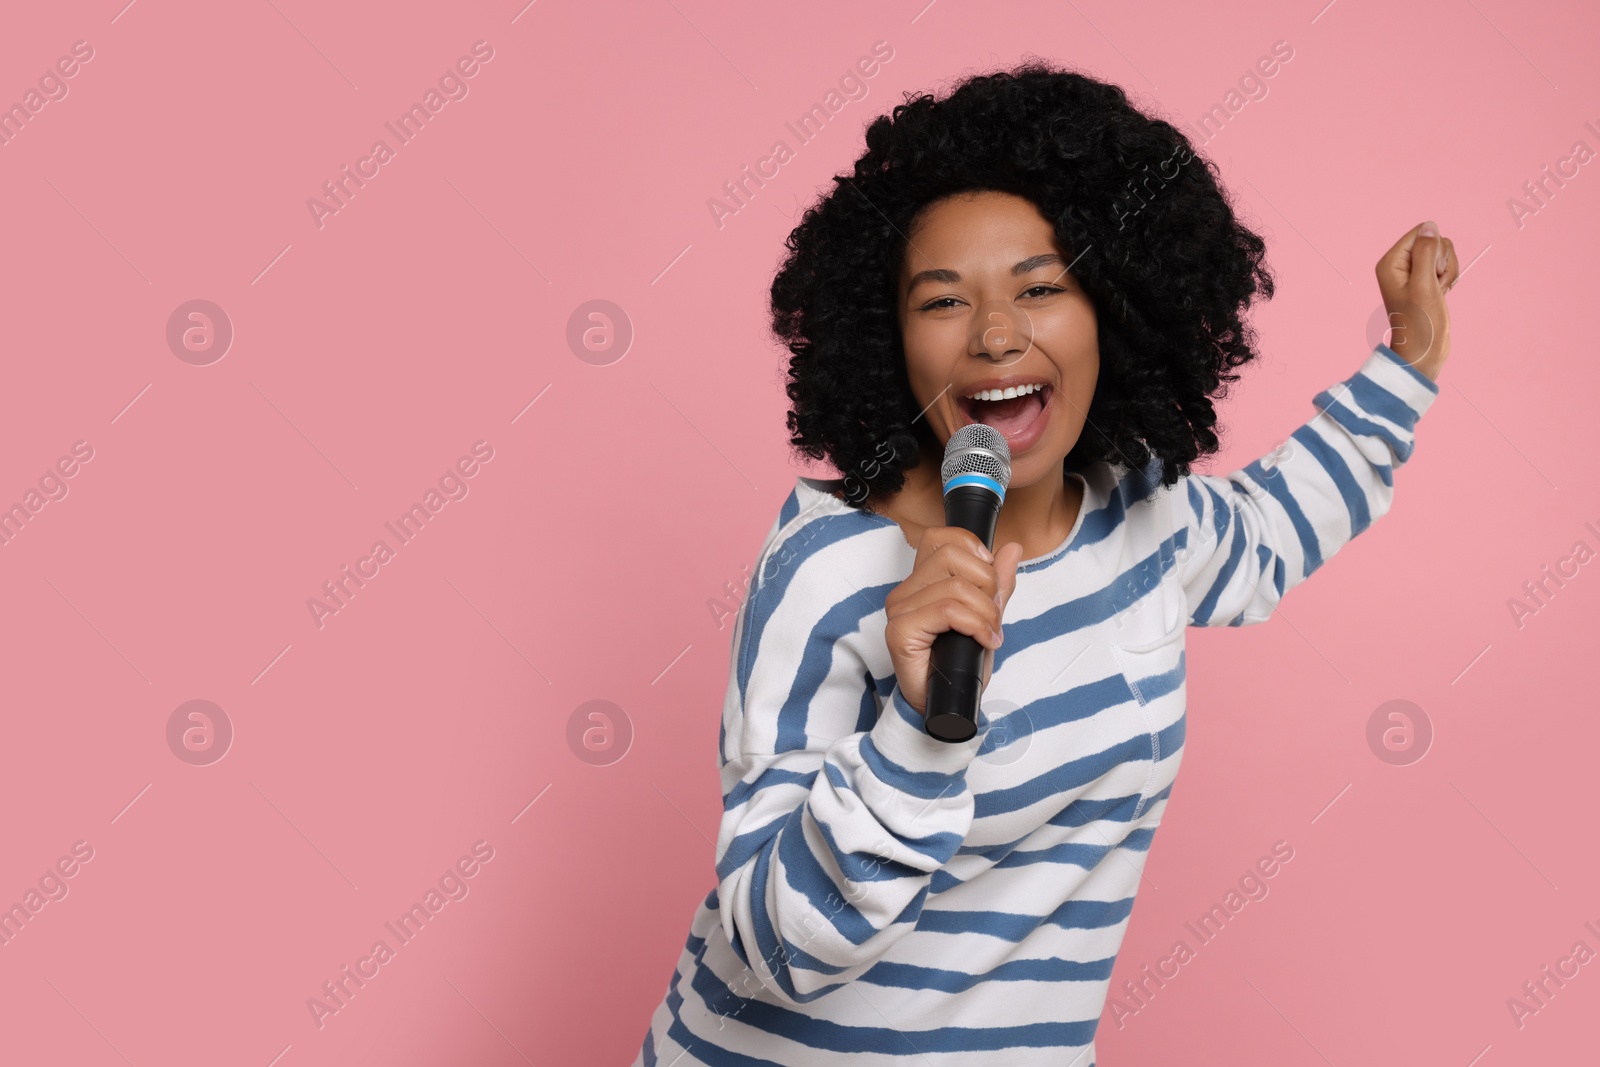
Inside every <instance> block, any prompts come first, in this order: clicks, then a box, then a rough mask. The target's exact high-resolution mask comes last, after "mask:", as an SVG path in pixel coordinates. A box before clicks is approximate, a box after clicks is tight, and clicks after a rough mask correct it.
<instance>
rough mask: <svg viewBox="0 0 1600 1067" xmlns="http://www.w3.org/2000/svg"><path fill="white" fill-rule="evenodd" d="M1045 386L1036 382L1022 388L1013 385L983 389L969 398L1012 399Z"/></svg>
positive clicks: (1035, 391) (1037, 390)
mask: <svg viewBox="0 0 1600 1067" xmlns="http://www.w3.org/2000/svg"><path fill="white" fill-rule="evenodd" d="M1043 388H1044V386H1042V385H1038V384H1034V385H1024V386H1022V387H1021V388H1017V387H1015V386H1013V387H1012V388H1010V389H1005V390H1000V389H981V390H979V391H978V392H976V393H973V394H972V395H971V396H968V397H967V399H968V400H1010V399H1011V398H1012V397H1018V396H1027V395H1028V394H1029V393H1037V392H1039V391H1040V390H1041V389H1043Z"/></svg>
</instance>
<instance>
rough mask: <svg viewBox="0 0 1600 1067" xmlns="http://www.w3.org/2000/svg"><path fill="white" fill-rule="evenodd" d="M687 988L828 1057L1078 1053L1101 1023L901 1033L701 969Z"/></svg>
mask: <svg viewBox="0 0 1600 1067" xmlns="http://www.w3.org/2000/svg"><path fill="white" fill-rule="evenodd" d="M691 984H692V987H693V988H694V990H695V992H697V993H699V994H700V995H701V997H702V998H703V999H704V1000H705V1002H706V1003H707V1004H708V1005H712V1004H714V1005H715V1010H717V1011H719V1012H720V1013H722V1014H725V1015H735V1016H737V1018H738V1020H739V1021H740V1022H742V1023H744V1024H746V1025H747V1026H751V1027H754V1028H755V1029H757V1030H760V1031H762V1032H764V1033H768V1034H773V1035H775V1036H778V1037H784V1038H787V1039H789V1040H790V1041H794V1042H795V1043H797V1044H800V1045H803V1046H805V1047H807V1048H811V1049H820V1050H823V1051H827V1052H871V1053H878V1054H880V1055H894V1056H907V1057H912V1056H916V1055H919V1054H927V1053H934V1052H989V1051H998V1050H1002V1049H1016V1048H1062V1049H1072V1048H1080V1047H1082V1046H1084V1045H1087V1044H1088V1043H1089V1042H1090V1041H1092V1040H1093V1039H1094V1032H1095V1028H1096V1026H1097V1025H1098V1024H1099V1022H1100V1019H1099V1017H1098V1016H1096V1017H1095V1018H1093V1019H1084V1020H1081V1021H1078V1022H1066V1023H1024V1024H1022V1025H1018V1026H983V1027H967V1026H941V1027H939V1028H937V1029H933V1030H904V1029H898V1028H896V1027H893V1026H847V1025H844V1024H842V1023H835V1022H828V1021H826V1020H822V1019H814V1018H812V1017H811V1016H809V1015H805V1014H802V1013H800V1012H797V1011H794V1010H793V1009H790V1008H788V1007H783V1006H780V1005H776V1004H767V1003H765V1002H763V1001H760V1000H754V999H746V998H744V997H741V996H739V995H738V994H736V993H734V992H733V991H732V990H730V989H728V987H727V986H726V985H724V984H723V982H722V980H721V979H719V978H718V977H717V976H716V975H714V974H712V973H710V971H709V970H707V969H705V968H700V969H698V970H696V972H695V975H694V978H693V979H692V980H691ZM679 1043H680V1044H682V1043H683V1042H681V1041H680V1042H679ZM685 1047H688V1046H687V1045H685ZM696 1054H698V1052H697V1053H696ZM707 1062H709V1063H713V1064H716V1065H717V1067H721V1062H722V1061H719V1060H713V1059H709V1058H708V1060H707ZM728 1062H730V1063H737V1062H739V1061H734V1060H730V1061H728Z"/></svg>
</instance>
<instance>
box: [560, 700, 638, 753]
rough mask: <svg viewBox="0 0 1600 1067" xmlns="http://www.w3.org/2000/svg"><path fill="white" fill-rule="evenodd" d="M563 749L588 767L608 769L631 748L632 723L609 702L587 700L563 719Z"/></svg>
mask: <svg viewBox="0 0 1600 1067" xmlns="http://www.w3.org/2000/svg"><path fill="white" fill-rule="evenodd" d="M567 747H568V748H570V749H571V750H572V754H573V755H574V756H577V757H578V758H579V759H581V760H582V761H583V762H585V763H587V764H589V766H591V767H609V766H610V765H611V764H613V763H615V762H617V761H618V760H619V759H621V758H622V757H623V756H626V755H627V754H628V749H630V748H632V747H633V720H632V719H630V718H628V713H627V712H626V711H623V710H622V708H620V707H618V706H617V705H616V704H613V703H612V702H611V701H609V700H588V701H585V702H584V703H582V704H579V705H578V706H577V707H575V708H573V709H572V714H571V715H569V716H567Z"/></svg>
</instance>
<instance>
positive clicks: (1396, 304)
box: [1376, 221, 1461, 381]
mask: <svg viewBox="0 0 1600 1067" xmlns="http://www.w3.org/2000/svg"><path fill="white" fill-rule="evenodd" d="M1376 270H1377V275H1378V291H1379V292H1380V293H1382V294H1383V306H1384V308H1385V309H1386V310H1387V311H1388V313H1389V326H1390V329H1391V330H1392V332H1393V335H1392V337H1391V339H1390V341H1389V347H1390V348H1392V349H1393V350H1394V354H1395V355H1397V356H1399V357H1400V358H1401V359H1403V360H1405V361H1406V362H1407V363H1409V364H1411V365H1412V366H1413V367H1415V368H1417V370H1419V371H1421V372H1422V373H1423V374H1425V375H1427V377H1428V380H1429V381H1437V380H1438V378H1439V368H1440V367H1442V366H1443V365H1444V361H1445V359H1446V358H1447V357H1448V356H1449V355H1450V308H1449V307H1448V306H1447V305H1446V304H1445V301H1444V294H1445V293H1447V292H1449V290H1450V287H1451V286H1452V285H1454V284H1455V283H1456V279H1457V278H1458V277H1460V276H1461V263H1460V261H1459V260H1458V259H1456V248H1455V245H1454V244H1453V243H1452V242H1451V241H1450V239H1449V238H1448V237H1444V236H1441V235H1440V233H1439V228H1438V226H1436V225H1435V224H1434V223H1433V222H1431V221H1430V222H1424V223H1421V224H1419V225H1417V226H1414V227H1412V228H1411V230H1410V232H1408V233H1407V234H1406V235H1405V236H1403V237H1401V238H1400V240H1398V241H1396V242H1395V244H1394V247H1393V248H1391V249H1389V251H1387V252H1385V253H1384V255H1383V258H1382V259H1380V260H1378V266H1377V268H1376Z"/></svg>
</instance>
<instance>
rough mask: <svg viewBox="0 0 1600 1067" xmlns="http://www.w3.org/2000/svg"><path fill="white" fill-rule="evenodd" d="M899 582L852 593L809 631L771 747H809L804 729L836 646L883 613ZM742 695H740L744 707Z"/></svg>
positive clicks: (830, 669) (783, 750)
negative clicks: (865, 619)
mask: <svg viewBox="0 0 1600 1067" xmlns="http://www.w3.org/2000/svg"><path fill="white" fill-rule="evenodd" d="M899 584H900V583H899V582H887V583H885V584H883V585H875V586H870V587H868V588H866V589H863V590H861V591H860V592H859V593H856V592H851V593H850V594H849V595H848V596H846V597H845V598H844V599H843V600H841V601H839V602H838V603H837V604H835V605H834V606H833V607H831V608H829V609H828V610H827V611H826V612H824V613H823V615H822V618H820V619H818V620H817V623H816V625H815V626H813V627H812V628H811V635H810V637H808V638H807V640H806V645H805V652H803V653H802V654H801V656H800V666H799V667H798V668H796V670H795V676H794V681H793V682H792V683H791V684H790V686H789V695H788V697H787V698H785V699H784V702H783V707H781V708H780V709H778V736H777V740H776V741H775V742H774V747H775V749H776V750H777V751H779V752H788V751H791V750H793V749H803V748H806V747H808V746H809V744H810V740H811V735H810V733H809V731H808V729H807V727H808V725H809V722H810V718H811V703H812V701H813V700H815V699H816V696H817V692H818V691H819V690H820V689H821V688H822V686H823V684H824V683H825V682H826V681H827V680H828V676H829V675H830V674H831V673H832V672H833V657H834V651H835V646H836V645H837V644H838V642H839V641H840V640H841V639H842V638H844V637H847V636H849V635H850V634H853V633H855V632H857V631H858V630H860V629H861V620H862V619H864V618H866V617H867V616H868V615H874V614H876V613H877V612H879V611H882V610H883V606H884V603H885V601H886V600H887V599H888V597H889V594H890V592H892V591H893V590H894V588H895V586H897V585H899ZM743 699H744V691H741V693H740V701H741V706H743Z"/></svg>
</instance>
